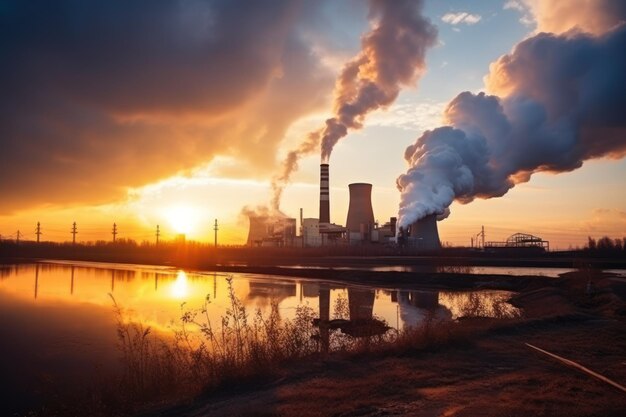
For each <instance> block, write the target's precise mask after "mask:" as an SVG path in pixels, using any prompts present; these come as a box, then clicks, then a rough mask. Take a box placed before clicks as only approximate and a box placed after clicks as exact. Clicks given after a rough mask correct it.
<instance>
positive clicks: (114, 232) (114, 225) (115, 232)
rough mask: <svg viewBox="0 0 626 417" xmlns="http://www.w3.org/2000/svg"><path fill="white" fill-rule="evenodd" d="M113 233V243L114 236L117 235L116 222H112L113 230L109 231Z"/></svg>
mask: <svg viewBox="0 0 626 417" xmlns="http://www.w3.org/2000/svg"><path fill="white" fill-rule="evenodd" d="M111 234H112V235H113V243H115V238H116V236H117V224H115V223H113V231H112V232H111Z"/></svg>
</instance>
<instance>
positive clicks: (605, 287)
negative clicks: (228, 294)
mask: <svg viewBox="0 0 626 417" xmlns="http://www.w3.org/2000/svg"><path fill="white" fill-rule="evenodd" d="M547 283H548V284H549V283H551V284H552V285H546V286H539V287H537V288H527V289H525V290H523V291H521V292H520V293H518V294H517V295H516V296H514V297H513V298H512V300H511V302H512V303H513V304H514V305H516V306H518V307H520V308H522V309H523V310H524V312H525V317H524V318H523V319H518V320H509V321H494V320H489V319H467V320H466V321H463V320H462V321H461V325H460V327H457V328H456V330H455V332H456V333H455V335H452V334H449V335H447V337H443V338H441V341H440V342H437V341H436V340H432V339H433V338H436V337H437V335H436V334H433V335H432V337H431V343H427V344H426V345H420V346H408V347H407V346H394V347H391V348H389V349H386V350H383V351H376V352H365V353H363V352H361V353H358V354H345V353H344V354H336V355H332V356H330V357H328V358H326V359H324V360H319V361H314V362H312V363H300V364H291V365H290V366H285V367H281V368H280V369H278V370H276V371H275V372H274V373H273V375H271V376H270V377H266V378H265V379H263V380H262V381H261V382H258V383H256V384H255V383H252V384H246V385H244V386H240V385H237V384H233V385H231V386H227V387H224V388H222V389H221V390H218V391H214V392H212V393H207V394H206V395H203V396H200V397H198V398H196V399H194V400H191V401H188V402H186V403H182V404H179V405H177V406H175V407H163V406H159V407H153V408H151V409H147V410H144V411H143V412H141V413H140V414H139V415H141V416H144V417H182V416H186V417H199V416H205V415H212V416H232V415H239V416H291V415H298V416H326V415H336V416H355V415H359V416H380V415H402V416H404V415H406V416H409V415H410V416H415V415H417V416H459V417H460V416H476V415H481V416H494V417H495V416H505V415H506V416H529V415H532V416H567V417H576V416H621V415H623V410H624V409H626V394H625V393H624V392H621V391H619V390H618V389H616V388H615V387H613V386H610V385H608V384H606V383H604V382H602V381H600V380H598V379H595V378H593V377H591V376H589V375H587V374H584V373H582V372H580V371H578V370H576V369H573V368H571V367H568V366H565V365H563V364H562V363H560V362H558V361H555V360H554V359H552V358H550V357H549V356H546V355H544V354H541V353H538V352H537V351H535V350H533V349H531V348H529V347H528V346H527V345H526V344H527V343H528V344H532V345H535V346H538V347H540V348H542V349H545V350H548V351H550V352H553V353H555V354H557V355H560V356H563V357H565V358H568V359H570V360H573V361H576V362H579V363H581V364H582V365H584V366H586V367H588V368H590V369H592V370H594V371H596V372H599V373H600V374H602V375H604V376H606V377H608V378H610V379H611V380H614V381H617V382H618V383H621V384H622V385H624V384H626V362H625V358H624V352H625V351H626V306H625V303H624V300H625V299H626V291H625V287H626V282H625V281H624V280H623V279H620V278H611V277H607V276H604V275H601V274H594V275H592V276H590V275H589V273H583V272H579V273H572V274H568V275H566V276H564V277H563V278H562V279H561V280H552V281H550V282H547ZM439 336H441V335H439Z"/></svg>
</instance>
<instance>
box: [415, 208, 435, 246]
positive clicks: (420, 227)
mask: <svg viewBox="0 0 626 417" xmlns="http://www.w3.org/2000/svg"><path fill="white" fill-rule="evenodd" d="M409 236H410V237H411V238H413V239H415V240H416V242H415V245H416V246H417V247H418V248H419V249H424V250H438V249H441V242H440V241H439V231H438V230H437V215H436V214H429V215H428V216H426V217H424V218H422V219H419V220H418V221H416V222H415V223H413V224H412V225H411V234H410V235H409Z"/></svg>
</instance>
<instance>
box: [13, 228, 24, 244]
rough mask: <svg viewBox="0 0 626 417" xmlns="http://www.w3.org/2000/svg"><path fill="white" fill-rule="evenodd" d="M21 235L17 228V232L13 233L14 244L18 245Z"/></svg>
mask: <svg viewBox="0 0 626 417" xmlns="http://www.w3.org/2000/svg"><path fill="white" fill-rule="evenodd" d="M21 235H22V234H21V233H20V231H19V230H18V231H17V233H16V234H15V243H16V244H18V245H19V244H20V236H21Z"/></svg>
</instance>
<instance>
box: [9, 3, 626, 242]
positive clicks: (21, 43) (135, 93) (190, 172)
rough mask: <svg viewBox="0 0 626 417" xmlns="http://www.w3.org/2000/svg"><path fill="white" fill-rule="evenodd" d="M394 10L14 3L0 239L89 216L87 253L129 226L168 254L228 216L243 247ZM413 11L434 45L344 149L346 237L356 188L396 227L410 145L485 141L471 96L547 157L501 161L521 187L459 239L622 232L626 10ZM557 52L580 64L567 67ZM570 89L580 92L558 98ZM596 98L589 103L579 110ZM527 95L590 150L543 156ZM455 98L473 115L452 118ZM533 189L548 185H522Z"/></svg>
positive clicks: (297, 199) (297, 202) (574, 237)
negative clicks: (523, 118) (501, 114)
mask: <svg viewBox="0 0 626 417" xmlns="http://www.w3.org/2000/svg"><path fill="white" fill-rule="evenodd" d="M378 3H384V2H380V1H372V2H366V1H357V0H348V1H334V0H322V1H286V0H285V1H232V0H231V1H226V0H224V1H217V0H216V1H210V0H207V1H203V0H179V1H164V0H163V1H121V0H119V1H118V0H115V1H105V2H83V1H69V0H67V1H65V0H59V1H55V2H44V1H19V0H15V1H4V2H2V3H0V33H1V36H0V45H1V46H0V60H1V61H2V63H3V65H2V66H0V87H1V91H2V94H1V95H0V108H1V109H2V111H1V112H0V128H1V129H0V196H1V198H0V234H1V235H2V238H7V237H9V236H11V237H14V236H15V233H16V231H17V230H18V229H19V230H20V232H21V233H22V234H23V235H24V238H25V239H34V238H35V235H34V231H35V225H36V224H37V222H41V226H42V232H43V236H42V238H43V239H44V240H52V241H65V240H71V235H70V229H71V225H72V222H74V221H76V222H77V225H78V231H79V234H78V236H77V237H78V240H80V241H93V240H98V239H103V240H108V239H110V238H111V234H110V231H111V227H112V224H113V223H114V222H115V223H116V224H117V225H118V228H119V235H118V238H120V237H121V238H132V239H137V240H140V241H141V240H151V241H152V240H154V233H155V229H156V225H157V224H159V225H160V226H161V230H162V232H163V237H164V238H165V239H167V238H172V237H173V236H175V235H176V234H177V233H186V234H187V237H188V238H189V239H194V240H200V241H212V239H213V230H212V228H213V222H214V219H218V222H219V227H220V231H219V241H220V243H223V244H242V243H244V242H245V239H246V236H247V227H248V224H247V219H245V218H244V217H243V216H242V215H241V214H240V213H241V211H242V208H244V207H245V206H248V207H253V208H254V207H257V206H267V205H269V204H270V201H271V199H272V188H271V182H272V179H273V178H275V177H276V176H277V175H279V174H280V173H281V167H282V164H283V160H284V158H285V157H286V155H287V153H288V152H289V151H290V150H293V149H294V148H297V147H298V145H299V144H300V143H302V141H303V140H305V138H306V137H307V135H308V134H309V133H310V132H313V131H315V130H317V129H319V128H320V127H322V126H324V123H325V120H326V119H328V118H329V117H333V116H334V115H335V114H334V112H335V111H336V108H337V97H336V95H337V88H336V87H335V85H336V80H337V78H338V77H339V76H340V75H341V74H342V71H343V69H344V67H345V65H346V64H347V63H349V62H351V61H352V60H353V59H354V58H355V57H358V56H360V55H359V54H361V53H362V49H365V50H367V48H365V47H364V45H366V42H365V41H363V39H366V38H367V34H368V33H369V32H371V31H372V30H375V29H376V27H377V25H378V24H379V23H380V21H379V20H378V19H379V18H380V17H381V16H384V13H383V12H380V9H382V7H381V6H380V5H378ZM409 3H414V4H415V5H414V6H415V8H416V10H417V11H419V10H420V8H419V6H420V3H423V8H422V9H421V13H422V14H423V16H424V17H425V18H427V19H429V20H430V22H431V23H432V25H434V26H435V27H436V37H435V32H434V31H433V32H432V39H431V41H432V42H431V44H429V45H427V47H426V50H425V62H424V68H423V69H420V70H419V71H416V74H415V76H414V77H412V78H411V82H409V83H404V82H402V83H400V84H401V87H402V89H401V91H400V94H399V95H398V97H397V98H396V99H395V100H393V103H392V104H390V105H388V106H382V107H386V108H380V109H375V110H373V111H372V112H371V113H368V114H367V115H366V116H365V117H364V119H363V121H362V124H363V127H362V128H361V129H348V134H347V136H346V137H344V138H342V139H341V140H339V141H338V142H337V144H336V146H335V147H334V150H333V152H332V154H331V156H330V160H329V163H330V183H331V192H330V201H331V221H333V222H335V223H338V224H345V221H346V214H347V208H348V184H349V183H352V182H370V183H372V184H373V206H374V214H375V217H376V218H377V219H378V220H379V221H380V222H382V223H384V222H386V221H388V220H389V217H391V216H397V215H398V210H399V204H400V192H399V190H398V188H397V187H396V179H397V178H398V177H399V176H400V175H402V174H405V173H406V172H407V169H408V168H409V166H408V165H407V161H406V160H405V150H406V148H407V147H408V146H410V145H412V144H414V143H415V141H416V139H417V138H419V137H421V136H422V135H423V134H424V132H425V131H427V130H432V129H435V128H437V127H439V126H444V125H448V124H452V125H454V126H455V127H456V128H460V129H465V131H466V132H469V131H471V129H470V128H467V126H469V125H470V124H471V123H469V122H468V121H467V119H466V118H465V116H466V114H465V113H463V112H471V111H476V112H477V110H476V109H473V110H467V108H464V107H462V104H463V103H461V102H460V101H459V100H456V99H455V98H457V96H458V95H459V94H460V93H462V92H464V91H469V92H471V93H474V94H477V93H479V92H486V93H487V94H493V95H497V96H498V97H500V98H501V99H502V102H503V103H505V104H503V106H504V108H505V111H506V112H507V116H508V117H509V119H510V120H509V121H510V122H511V124H512V126H514V127H513V128H512V129H513V130H515V131H516V132H517V134H516V135H517V136H516V135H513V134H511V135H513V137H514V138H515V140H517V141H518V142H519V140H522V141H523V140H525V139H524V138H525V136H524V135H528V143H525V144H523V146H522V145H519V143H518V142H511V143H515V144H516V145H515V146H516V147H515V150H514V151H510V152H520V153H521V152H527V153H528V154H530V153H536V154H537V155H538V156H537V155H533V158H530V157H526V156H527V155H524V157H521V156H520V155H519V154H516V155H515V157H514V158H513V157H511V158H512V160H515V161H516V162H515V163H517V164H518V165H515V167H513V168H510V167H507V169H506V170H503V169H500V168H501V167H500V165H507V164H508V162H509V161H508V160H506V161H504V160H497V164H496V165H498V169H495V168H494V172H495V171H497V172H498V173H501V172H505V173H506V178H505V180H507V181H509V185H507V186H506V187H505V188H506V190H508V191H505V192H500V194H502V193H504V195H502V196H497V195H496V194H498V191H494V190H493V187H492V188H489V187H490V186H491V185H493V184H491V182H490V184H489V187H488V186H487V185H485V184H483V183H481V184H482V185H483V186H484V190H482V189H481V190H478V189H479V188H480V187H479V186H478V185H475V187H474V188H473V189H472V191H471V193H470V194H471V198H474V197H475V198H476V199H474V200H473V201H472V202H467V201H469V200H466V202H467V204H460V203H459V202H458V201H455V202H454V203H452V205H451V207H450V209H451V214H450V216H449V217H448V218H447V219H445V220H442V221H441V222H439V232H440V236H441V239H442V241H443V242H448V243H450V244H454V245H469V243H470V238H471V237H472V236H474V235H476V234H477V233H478V232H479V231H480V227H481V225H484V226H485V230H486V233H487V240H504V239H506V237H507V236H509V235H511V234H513V233H515V232H526V233H531V234H535V235H539V236H541V237H543V238H544V239H547V240H550V242H551V248H562V249H566V248H568V247H569V246H582V245H583V244H584V243H585V242H586V239H587V236H593V237H601V236H604V235H609V236H611V237H622V236H626V191H625V190H626V187H625V186H624V185H625V181H626V159H625V158H624V156H625V155H626V102H625V97H626V80H625V78H626V75H624V74H626V72H624V71H621V70H625V69H626V63H625V61H626V58H625V57H624V53H623V51H624V50H625V49H623V46H624V39H625V38H626V37H625V36H624V35H623V33H625V32H626V30H621V29H624V26H619V25H620V22H623V21H624V19H625V18H626V2H621V1H618V0H615V1H612V0H597V1H592V0H570V1H539V0H487V1H480V2H468V1H461V0H459V1H453V0H437V1H435V0H430V1H429V0H426V1H425V2H420V1H414V2H409ZM409 3H408V4H409ZM411 7H413V5H411ZM377 13H378V14H377ZM540 32H548V33H552V34H554V35H550V36H547V37H544V38H541V35H538V34H539V33H540ZM535 37H537V38H535ZM536 39H537V41H536V42H535V40H536ZM541 39H543V43H541ZM525 40H526V41H527V42H526V44H525V45H526V46H527V47H524V48H520V49H519V50H518V52H514V51H515V49H514V48H515V47H516V45H518V44H520V43H524V41H525ZM579 45H582V46H580V47H579ZM388 46H389V47H392V46H393V45H388ZM541 48H544V51H545V54H544V55H541ZM549 48H555V49H549ZM577 48H578V49H577ZM620 48H621V49H620ZM537 51H539V52H537ZM551 51H564V52H563V57H564V58H563V60H562V61H559V60H560V59H561V56H560V55H559V53H560V52H559V53H553V52H551ZM613 51H618V52H617V53H613ZM506 54H510V56H509V57H505V58H503V59H500V58H501V57H502V56H503V55H506ZM533 54H536V55H533ZM537 54H538V55H537ZM537 56H539V57H540V58H537ZM499 59H500V60H499ZM496 62H497V64H496ZM519 62H521V63H531V64H532V65H530V66H528V65H526V66H524V65H519V66H517V67H516V66H515V64H516V63H519ZM596 63H597V65H595V64H596ZM606 68H616V69H615V70H607V69H606ZM620 71H621V72H620ZM546 74H548V75H546ZM572 74H574V75H572ZM588 74H591V75H588ZM544 75H545V79H544ZM568 77H572V78H571V79H574V80H583V81H581V84H580V85H582V87H580V89H577V88H578V87H576V85H578V84H576V83H577V82H578V81H576V82H574V84H570V83H565V82H563V83H562V84H561V83H559V80H562V79H566V80H569V79H570V78H568ZM545 80H548V81H545ZM590 80H591V81H590ZM616 80H617V82H615V81H616ZM405 84H408V85H405ZM562 86H565V87H562ZM590 86H591V87H590ZM596 86H597V88H596ZM563 89H568V91H563ZM569 89H571V91H570V90H569ZM552 90H554V91H552ZM574 90H576V91H575V92H574V93H572V91H574ZM570 93H571V94H570ZM572 94H573V95H572ZM603 94H604V96H603ZM607 95H609V96H607ZM582 96H584V100H583V99H580V102H581V103H583V104H580V105H578V104H577V105H576V106H574V105H571V102H572V100H579V97H582ZM471 97H482V96H473V95H472V96H471ZM520 97H523V98H527V97H530V99H532V100H535V101H536V102H538V103H540V104H545V103H548V104H545V106H546V110H545V111H546V113H547V114H548V116H546V117H548V118H551V117H553V115H554V114H555V112H556V111H555V110H554V109H555V108H557V109H558V111H559V112H560V111H561V110H562V109H565V108H567V109H570V108H572V109H574V110H571V113H567V114H565V113H559V114H560V115H561V116H562V117H563V119H567V120H569V119H570V118H574V119H576V120H577V122H576V123H573V124H572V125H573V126H576V127H580V132H578V131H575V132H573V133H572V132H570V130H571V129H569V127H570V125H569V124H565V125H563V126H564V127H563V130H567V131H568V134H567V135H565V134H564V136H565V137H567V138H570V137H575V138H580V141H577V142H576V143H572V144H565V145H563V146H569V145H571V148H567V151H563V150H562V149H566V148H563V147H561V144H554V143H553V142H549V146H548V145H546V143H547V142H545V141H550V140H552V138H553V137H555V136H553V135H552V134H553V133H554V132H553V130H550V132H548V133H546V134H545V138H544V139H545V141H544V142H536V143H535V142H533V140H534V139H532V137H533V134H534V133H533V132H534V131H533V130H532V129H531V128H530V127H528V126H527V125H526V124H524V123H522V125H524V129H522V130H519V129H518V128H517V127H516V126H518V125H519V123H518V119H517V117H518V116H516V115H519V114H526V113H524V112H525V111H526V110H523V111H522V110H520V111H519V113H518V112H517V111H518V110H519V108H523V109H526V107H524V106H526V105H527V104H525V103H527V102H526V101H523V100H521V99H520V100H518V99H519V98H520ZM555 97H556V98H558V100H557V99H556V98H555ZM572 97H574V98H573V99H572ZM477 100H478V98H477ZM451 101H454V103H457V104H459V106H457V107H454V106H453V107H451V108H448V104H449V103H450V102H451ZM461 101H462V100H461ZM479 102H480V103H482V101H480V100H479ZM557 102H558V103H557ZM576 102H577V103H578V101H576ZM555 103H556V104H555ZM585 103H587V104H585ZM589 103H591V104H589ZM598 103H599V104H598ZM516 106H519V108H518V107H516ZM604 106H606V107H604ZM470 107H471V105H470ZM447 108H448V110H446V109H447ZM464 109H465V110H464ZM563 111H564V110H563ZM568 111H570V110H568ZM459 112H461V113H462V114H459ZM563 114H565V115H564V116H563ZM511 115H512V116H511ZM472 117H478V116H472ZM485 117H487V118H489V117H490V116H488V115H487V116H485ZM490 120H491V119H489V120H488V121H487V122H484V123H490ZM578 121H580V123H578ZM564 123H565V122H564ZM480 126H481V127H482V128H483V132H482V133H483V134H484V135H485V136H486V137H487V141H488V142H489V140H491V139H490V138H491V136H490V135H491V133H489V132H484V130H489V129H488V128H485V125H484V124H483V125H480ZM560 128H561V125H560V124H559V129H560ZM468 129H470V130H468ZM516 129H518V130H516ZM541 131H542V132H543V133H545V132H544V130H541ZM519 132H522V133H519ZM529 132H530V133H529ZM543 133H542V134H543ZM494 135H496V137H495V139H494V140H496V141H498V140H500V139H499V138H498V137H497V134H495V133H494ZM520 137H521V138H522V139H518V138H520ZM542 137H543V136H542ZM504 140H505V139H502V141H503V142H502V143H504V145H502V147H503V148H507V147H508V146H509V145H506V143H508V142H504ZM518 145H519V147H517V146H518ZM557 145H558V146H557ZM529 149H530V150H531V151H532V152H531V151H529ZM570 151H571V152H570ZM510 152H509V153H510ZM551 152H552V153H554V155H551V156H547V155H548V154H550V153H551ZM544 157H545V158H547V159H546V160H545V161H544V160H543V159H542V158H544ZM531 159H532V161H531ZM522 160H523V161H522ZM579 162H582V167H578V166H579V165H580V163H579ZM319 163H320V152H319V150H317V149H316V150H315V151H314V152H311V153H309V154H307V155H305V156H303V158H302V159H301V160H300V162H299V169H298V170H297V171H296V172H295V173H294V174H293V175H292V177H291V182H290V183H289V184H288V185H287V186H286V188H285V190H284V193H283V195H282V199H281V203H280V210H281V211H282V212H284V213H285V214H287V215H289V216H291V217H298V216H299V209H300V208H303V210H304V216H305V217H317V216H318V207H319V206H318V198H319ZM420 163H421V164H423V163H424V162H423V161H422V162H416V164H418V165H419V164H420ZM511 164H513V162H511ZM489 166H490V167H492V166H493V162H490V163H489ZM421 168H423V165H422V166H420V169H421ZM490 172H491V171H490ZM522 174H532V175H531V176H530V180H529V181H528V182H524V181H522V180H520V178H521V177H522V176H524V175H522ZM489 175H491V174H489ZM476 181H477V182H476V184H478V180H476ZM494 181H495V180H494ZM503 181H504V180H503ZM520 181H521V182H520ZM498 185H499V184H498ZM513 185H514V186H513ZM494 187H495V186H494ZM498 190H500V188H498ZM463 196H466V194H463ZM461 197H462V196H461V194H460V192H457V194H456V198H459V199H460V198H461ZM486 197H491V198H486Z"/></svg>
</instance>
